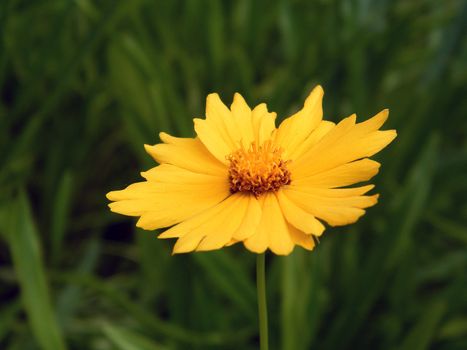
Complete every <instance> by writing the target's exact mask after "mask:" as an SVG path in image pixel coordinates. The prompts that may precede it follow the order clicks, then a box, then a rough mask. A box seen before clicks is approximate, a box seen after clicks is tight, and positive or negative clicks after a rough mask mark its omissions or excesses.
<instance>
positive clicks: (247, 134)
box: [230, 93, 255, 147]
mask: <svg viewBox="0 0 467 350" xmlns="http://www.w3.org/2000/svg"><path fill="white" fill-rule="evenodd" d="M230 109H231V111H232V116H233V118H234V120H235V122H236V123H237V128H238V130H239V131H240V133H241V139H240V142H241V143H242V144H243V146H244V147H249V146H250V145H251V143H252V142H253V141H255V131H254V129H253V123H252V112H251V109H250V107H249V106H248V104H247V103H246V102H245V99H244V98H243V97H242V95H240V94H239V93H236V94H235V95H234V99H233V102H232V105H231V106H230Z"/></svg>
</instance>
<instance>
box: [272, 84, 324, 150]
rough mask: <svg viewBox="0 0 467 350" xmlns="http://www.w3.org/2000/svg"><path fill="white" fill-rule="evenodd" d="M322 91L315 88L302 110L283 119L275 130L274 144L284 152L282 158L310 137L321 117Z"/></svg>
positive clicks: (319, 88)
mask: <svg viewBox="0 0 467 350" xmlns="http://www.w3.org/2000/svg"><path fill="white" fill-rule="evenodd" d="M323 94H324V92H323V89H322V87H321V86H319V85H318V86H317V87H315V88H314V89H313V91H312V92H311V93H310V95H309V96H308V98H307V99H306V100H305V104H304V106H303V108H302V109H301V110H300V111H299V112H297V113H295V114H294V115H292V116H291V117H289V118H287V119H285V120H284V121H283V122H282V123H281V125H280V126H279V128H278V129H277V133H276V138H275V143H276V144H277V145H278V146H279V147H281V148H282V149H283V150H284V153H283V155H284V157H285V158H286V159H292V158H291V155H292V154H293V153H294V152H295V151H296V149H297V148H298V147H299V146H300V145H302V143H303V142H304V141H305V140H306V139H307V138H308V137H309V136H310V134H311V132H312V131H313V130H314V129H315V128H316V127H317V126H318V125H319V123H320V122H321V120H322V117H323V107H322V100H323Z"/></svg>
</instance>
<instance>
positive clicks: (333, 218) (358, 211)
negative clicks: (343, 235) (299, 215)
mask: <svg viewBox="0 0 467 350" xmlns="http://www.w3.org/2000/svg"><path fill="white" fill-rule="evenodd" d="M284 191H285V193H286V195H287V197H288V198H290V199H291V200H292V201H293V202H294V203H296V204H297V205H298V206H300V207H301V208H303V209H304V210H305V211H307V212H309V213H311V214H312V215H314V216H316V217H317V218H319V219H322V220H324V221H326V222H327V223H328V224H330V225H331V226H338V225H347V224H351V223H354V222H355V221H357V220H358V218H360V217H361V216H362V215H364V214H365V210H363V209H362V208H367V207H369V206H372V205H374V204H376V202H377V199H378V196H377V195H373V196H349V197H338V198H336V197H334V198H333V197H331V196H327V197H326V196H317V195H313V194H310V193H308V192H302V191H296V190H291V189H286V190H284Z"/></svg>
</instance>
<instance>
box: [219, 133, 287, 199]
mask: <svg viewBox="0 0 467 350" xmlns="http://www.w3.org/2000/svg"><path fill="white" fill-rule="evenodd" d="M281 154H282V150H281V149H280V148H277V147H275V146H274V144H273V143H272V142H271V141H266V142H264V143H263V144H262V145H261V146H258V145H257V143H256V142H253V143H252V144H251V145H250V147H249V148H245V147H244V146H243V145H242V146H241V148H239V149H238V150H236V151H235V152H233V153H231V154H230V155H229V156H227V160H228V161H229V162H230V167H229V182H230V192H231V193H236V192H249V193H251V194H253V195H254V196H255V197H258V196H260V195H261V194H263V193H265V192H275V191H277V190H278V189H279V188H280V187H281V186H284V185H289V184H290V182H291V178H290V171H289V170H288V169H287V164H288V163H289V161H284V160H283V159H282V158H281Z"/></svg>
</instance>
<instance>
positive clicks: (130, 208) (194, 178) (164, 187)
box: [107, 165, 230, 230]
mask: <svg viewBox="0 0 467 350" xmlns="http://www.w3.org/2000/svg"><path fill="white" fill-rule="evenodd" d="M157 168H158V169H152V170H150V171H149V172H147V173H145V174H146V175H147V174H151V176H148V178H157V179H159V181H153V180H149V181H145V182H139V183H135V184H132V185H130V186H128V187H127V188H126V189H124V190H121V191H113V192H110V193H108V194H107V198H108V199H110V200H111V201H115V202H113V203H110V204H109V207H110V209H111V210H112V211H113V212H116V213H120V214H124V215H130V216H141V218H140V220H139V221H138V223H137V226H138V227H142V228H144V229H147V230H154V229H156V228H161V227H166V226H171V225H173V224H176V223H178V222H180V221H183V220H185V219H187V218H189V217H191V216H193V215H195V214H197V213H199V212H202V211H203V210H206V209H208V208H210V207H212V206H214V205H216V204H217V203H219V202H221V201H222V200H224V199H225V198H226V197H228V196H229V195H230V191H229V184H228V181H227V180H226V179H225V178H222V177H216V176H210V175H204V174H197V173H193V172H190V171H187V170H184V169H181V168H178V170H177V169H176V167H174V166H169V165H165V166H159V167H157Z"/></svg>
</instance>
